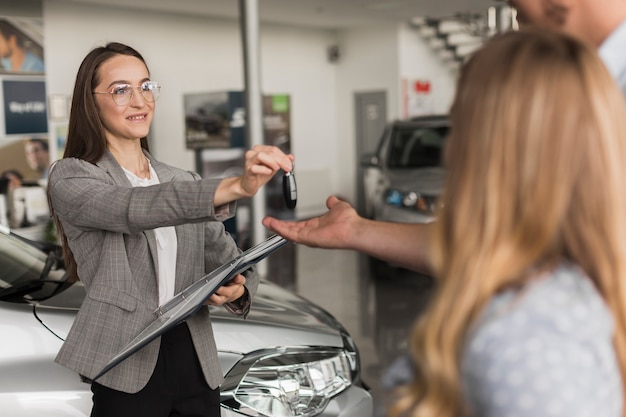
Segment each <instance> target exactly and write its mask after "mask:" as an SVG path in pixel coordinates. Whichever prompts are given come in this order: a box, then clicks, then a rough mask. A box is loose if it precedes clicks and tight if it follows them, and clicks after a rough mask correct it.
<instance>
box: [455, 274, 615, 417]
mask: <svg viewBox="0 0 626 417" xmlns="http://www.w3.org/2000/svg"><path fill="white" fill-rule="evenodd" d="M612 334H613V320H612V316H611V314H610V312H609V310H608V308H607V307H606V305H605V304H604V301H603V299H602V297H601V296H600V295H599V294H598V292H597V291H596V289H595V287H594V286H593V285H592V283H591V281H590V280H589V279H588V278H587V277H586V276H585V275H584V273H583V272H582V271H581V270H580V269H579V268H577V267H576V266H572V265H568V264H564V265H561V266H560V267H559V268H557V269H556V270H555V271H553V272H551V273H549V274H547V275H545V276H542V277H540V278H539V279H537V280H536V281H533V282H532V283H530V284H528V285H526V286H525V287H524V289H522V290H510V291H506V292H503V293H501V294H499V295H497V296H496V297H494V298H493V299H492V300H491V301H490V302H489V304H488V306H487V308H486V310H485V312H484V313H483V315H482V316H481V318H480V320H479V321H478V322H477V324H476V326H475V327H474V328H473V330H472V331H471V332H470V333H469V336H468V340H467V344H466V345H465V348H464V351H463V355H462V365H461V374H462V384H463V390H464V393H465V396H466V400H467V402H468V403H469V404H470V405H471V406H472V407H473V411H474V412H475V415H476V416H480V417H543V416H546V417H584V416H585V417H599V416H602V417H622V407H623V398H622V381H621V376H620V372H619V366H618V363H617V359H616V357H615V351H614V348H613V344H612Z"/></svg>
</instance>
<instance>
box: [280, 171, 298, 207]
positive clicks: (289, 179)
mask: <svg viewBox="0 0 626 417" xmlns="http://www.w3.org/2000/svg"><path fill="white" fill-rule="evenodd" d="M283 197H284V198H285V205H286V206H287V208H290V209H293V208H295V207H296V202H297V201H298V189H297V187H296V177H295V176H294V175H293V168H292V169H291V172H285V174H284V175H283Z"/></svg>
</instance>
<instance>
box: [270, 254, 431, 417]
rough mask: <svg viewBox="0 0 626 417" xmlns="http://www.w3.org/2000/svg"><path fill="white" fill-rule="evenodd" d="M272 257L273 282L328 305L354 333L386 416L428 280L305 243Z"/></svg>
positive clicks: (379, 416) (365, 370)
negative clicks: (388, 392)
mask: <svg viewBox="0 0 626 417" xmlns="http://www.w3.org/2000/svg"><path fill="white" fill-rule="evenodd" d="M270 260H271V262H270V266H269V268H268V269H269V271H270V272H269V273H268V279H269V280H271V281H275V282H278V283H279V284H281V285H283V286H285V287H287V288H289V289H291V290H293V291H295V292H297V293H298V294H300V295H301V296H303V297H305V298H307V299H309V300H310V301H313V302H314V303H316V304H318V305H320V306H321V307H323V308H325V309H326V310H327V311H329V312H330V313H331V314H332V315H334V316H335V317H336V318H337V319H338V320H339V321H340V322H341V323H342V324H343V325H344V327H345V328H346V329H347V330H348V331H349V332H350V334H351V335H352V337H353V339H354V340H355V342H356V344H357V346H358V348H359V350H360V352H361V365H362V370H363V379H364V381H365V382H366V383H367V384H368V385H369V386H370V387H371V389H372V395H373V396H374V405H375V408H376V413H375V415H376V417H382V416H383V415H384V414H383V411H382V410H384V407H385V398H386V396H385V389H384V387H385V386H386V384H388V381H389V379H390V377H391V376H392V375H393V376H395V375H398V372H390V371H389V370H390V365H392V363H393V362H394V361H395V360H396V359H397V358H398V357H400V356H401V355H402V354H403V353H405V352H406V348H407V336H408V334H409V332H410V328H411V326H412V324H413V322H414V320H415V318H416V317H417V315H418V314H419V312H420V310H421V309H422V308H423V306H424V304H425V302H426V300H427V298H428V295H429V293H430V290H431V289H432V282H431V280H430V278H428V277H425V276H421V275H418V274H415V273H412V272H408V271H404V270H398V269H386V270H385V272H384V273H383V274H379V275H378V276H377V275H375V274H374V273H372V272H371V271H370V267H369V265H370V263H369V261H368V259H367V258H366V257H365V256H364V255H361V254H358V253H356V252H353V251H341V250H324V249H313V248H307V247H305V246H301V245H291V244H290V245H288V246H285V247H284V248H281V249H280V250H279V251H278V252H276V253H275V254H274V255H272V256H271V257H270ZM293 277H295V280H294V279H293ZM403 370H406V367H400V371H403Z"/></svg>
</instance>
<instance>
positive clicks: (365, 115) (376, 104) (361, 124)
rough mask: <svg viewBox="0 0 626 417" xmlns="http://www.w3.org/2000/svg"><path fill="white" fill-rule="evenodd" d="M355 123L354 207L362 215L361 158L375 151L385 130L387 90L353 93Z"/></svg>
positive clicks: (362, 179) (363, 198) (362, 169)
mask: <svg viewBox="0 0 626 417" xmlns="http://www.w3.org/2000/svg"><path fill="white" fill-rule="evenodd" d="M354 103H355V105H354V108H355V123H356V129H355V132H356V152H357V158H356V161H357V173H356V190H357V205H356V209H357V210H358V212H359V213H360V214H361V215H363V214H364V213H365V195H364V187H363V184H364V181H365V180H366V178H365V169H364V168H363V167H362V165H361V160H362V159H363V157H364V156H365V155H369V154H373V153H375V152H376V148H377V146H378V142H379V141H380V138H381V135H382V134H383V131H384V130H385V124H386V123H387V92H385V91H372V92H362V93H355V94H354Z"/></svg>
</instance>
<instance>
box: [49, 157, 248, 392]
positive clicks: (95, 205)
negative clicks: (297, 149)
mask: <svg viewBox="0 0 626 417" xmlns="http://www.w3.org/2000/svg"><path fill="white" fill-rule="evenodd" d="M146 156H147V157H148V158H150V161H151V163H152V166H153V167H154V169H155V170H156V172H157V175H158V176H159V180H160V182H161V184H159V185H154V186H149V187H136V188H133V187H132V186H131V184H130V182H129V181H128V178H127V177H126V175H125V173H124V171H123V170H122V168H121V167H120V166H119V164H118V163H117V161H116V160H115V158H114V157H113V156H112V155H111V154H110V153H109V152H108V151H107V152H106V154H105V155H104V156H103V158H102V159H101V160H100V161H99V162H98V163H97V164H95V165H94V164H91V163H88V162H85V161H83V160H79V159H75V158H66V159H62V160H60V161H57V163H55V165H54V167H53V169H52V171H51V173H50V176H49V179H48V185H49V192H50V198H51V203H52V207H53V209H54V212H55V213H56V215H57V216H58V217H59V220H60V221H61V224H62V226H63V229H64V231H65V234H66V236H67V238H68V243H69V247H70V248H71V250H72V253H73V254H74V257H75V259H76V262H77V265H78V276H79V277H80V280H81V281H82V283H83V284H84V285H85V288H86V291H87V297H86V298H85V301H84V302H83V305H82V307H81V309H80V311H79V312H78V315H77V317H76V320H75V321H74V324H73V326H72V328H71V330H70V332H69V335H68V337H67V339H66V341H65V343H64V344H63V346H62V348H61V350H60V351H59V353H58V355H57V357H56V362H58V363H60V364H61V365H64V366H66V367H68V368H70V369H73V370H74V371H76V372H78V373H79V374H80V375H82V376H84V377H86V378H89V379H91V378H93V377H94V376H95V375H96V374H97V373H98V372H99V371H100V370H102V369H103V368H104V366H105V365H106V364H107V362H108V361H109V360H110V359H111V358H112V357H113V356H114V355H115V354H116V353H117V352H118V351H119V350H121V349H122V347H124V346H125V345H126V344H127V343H128V342H129V341H131V340H132V339H133V338H134V337H135V336H136V335H137V334H138V333H139V332H140V331H141V330H142V329H143V328H144V327H145V326H146V325H147V324H148V323H150V322H151V321H152V320H153V319H154V318H155V313H154V311H155V309H156V308H157V307H158V305H157V304H158V286H157V282H158V281H157V267H156V265H157V248H156V245H157V243H156V238H155V236H154V232H153V231H152V229H154V228H157V227H161V226H175V228H176V235H177V240H178V255H177V260H176V286H175V292H179V291H181V290H182V289H183V288H185V287H186V286H188V285H189V284H191V283H193V282H194V281H196V280H198V279H199V278H201V277H202V276H203V275H204V274H206V273H207V272H210V271H212V270H213V269H215V268H216V267H218V266H219V265H221V264H222V263H224V262H227V261H229V260H230V259H232V258H234V257H235V256H237V255H238V254H239V252H240V251H239V249H238V248H237V246H236V245H235V243H234V241H233V239H232V238H231V237H230V235H229V234H228V233H227V232H226V231H225V230H224V226H223V224H222V223H221V222H220V221H221V220H225V219H227V218H229V217H231V216H232V215H233V214H234V210H235V204H234V203H230V204H228V205H225V206H222V207H217V208H215V207H213V204H212V202H213V196H214V193H215V189H216V187H217V185H218V183H219V180H208V179H200V177H199V176H198V175H197V174H192V173H190V172H187V171H183V170H180V169H176V168H173V167H170V166H168V165H166V164H163V163H159V162H158V161H156V160H154V158H152V157H151V156H150V155H149V154H147V153H146ZM216 220H217V221H216ZM245 275H246V279H247V283H246V289H247V290H248V296H249V297H252V296H253V295H254V294H255V293H256V289H257V286H258V277H257V276H256V274H255V273H254V271H248V272H246V274H245ZM248 309H249V302H248V303H247V308H245V309H244V310H243V311H240V312H239V314H241V315H246V314H247V312H248V311H247V310H248ZM231 311H232V309H231ZM187 324H188V326H189V330H190V332H191V336H192V339H193V343H194V346H195V348H196V352H197V354H198V358H199V360H200V364H201V365H202V370H203V372H204V376H205V378H206V381H207V383H208V384H209V385H210V386H211V387H212V388H215V387H217V386H218V385H219V384H221V382H222V371H221V368H220V366H219V363H218V359H217V349H216V347H215V340H214V337H213V330H212V328H211V322H210V318H209V309H208V308H204V309H201V310H200V311H199V312H198V313H197V314H195V315H194V316H193V317H191V318H190V319H188V320H187ZM159 344H160V338H158V339H156V340H155V341H153V342H152V343H150V344H149V345H148V346H146V347H144V348H143V349H141V350H140V351H139V352H137V353H135V354H134V355H132V356H131V357H129V358H128V359H126V360H125V361H123V362H122V363H120V364H119V365H117V366H116V367H115V368H113V369H112V370H111V371H109V372H108V373H107V374H105V375H104V376H102V377H101V378H100V379H99V380H98V383H100V384H102V385H105V386H108V387H110V388H113V389H116V390H118V391H124V392H129V393H135V392H137V391H139V390H141V389H142V388H143V387H144V386H145V385H146V384H147V382H148V380H149V379H150V376H151V375H152V372H153V370H154V368H155V365H156V361H157V357H158V353H159Z"/></svg>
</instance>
